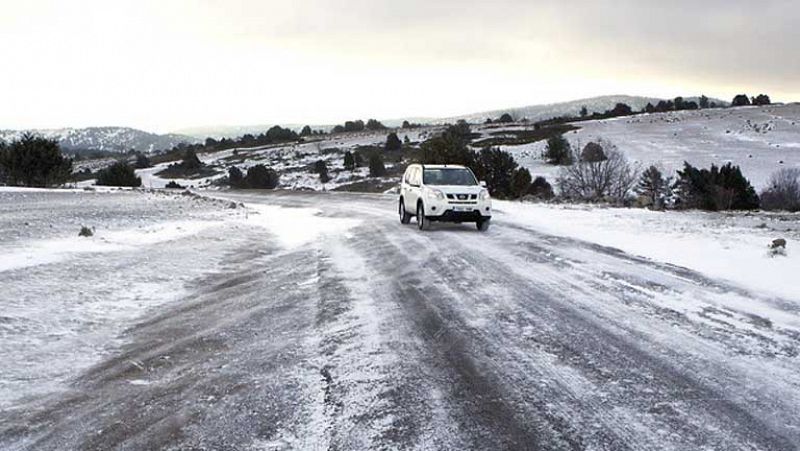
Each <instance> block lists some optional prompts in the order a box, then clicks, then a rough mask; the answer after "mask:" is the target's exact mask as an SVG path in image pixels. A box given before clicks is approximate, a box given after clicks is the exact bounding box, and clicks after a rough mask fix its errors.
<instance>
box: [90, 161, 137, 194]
mask: <svg viewBox="0 0 800 451" xmlns="http://www.w3.org/2000/svg"><path fill="white" fill-rule="evenodd" d="M96 184H97V185H101V186H131V187H134V188H135V187H139V186H142V179H141V178H140V177H139V176H137V175H136V172H135V171H134V170H133V168H132V167H131V166H130V165H128V163H127V162H125V161H118V162H116V163H114V164H112V165H111V166H109V167H107V168H105V169H103V170H101V171H99V172H98V173H97V182H96Z"/></svg>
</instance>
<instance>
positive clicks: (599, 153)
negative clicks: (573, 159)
mask: <svg viewBox="0 0 800 451" xmlns="http://www.w3.org/2000/svg"><path fill="white" fill-rule="evenodd" d="M605 159H606V154H605V151H604V150H603V145H602V144H600V143H596V142H590V143H589V144H587V145H586V147H584V148H583V151H581V161H588V162H598V161H603V160H605Z"/></svg>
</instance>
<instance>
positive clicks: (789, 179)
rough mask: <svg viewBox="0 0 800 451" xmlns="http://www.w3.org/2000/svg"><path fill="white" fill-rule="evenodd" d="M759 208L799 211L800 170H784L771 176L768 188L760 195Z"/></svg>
mask: <svg viewBox="0 0 800 451" xmlns="http://www.w3.org/2000/svg"><path fill="white" fill-rule="evenodd" d="M761 208H763V209H764V210H787V211H800V168H784V169H781V170H780V171H778V172H776V173H774V174H772V177H771V178H770V181H769V188H767V189H766V190H764V191H763V192H762V193H761Z"/></svg>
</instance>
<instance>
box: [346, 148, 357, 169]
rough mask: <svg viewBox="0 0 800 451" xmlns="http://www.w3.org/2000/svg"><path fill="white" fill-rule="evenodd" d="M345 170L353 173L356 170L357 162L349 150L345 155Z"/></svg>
mask: <svg viewBox="0 0 800 451" xmlns="http://www.w3.org/2000/svg"><path fill="white" fill-rule="evenodd" d="M344 168H345V169H347V170H348V171H352V170H354V169H355V168H356V160H355V159H354V158H353V154H352V153H351V152H350V151H349V150H348V151H347V152H345V153H344Z"/></svg>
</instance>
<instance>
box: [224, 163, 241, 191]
mask: <svg viewBox="0 0 800 451" xmlns="http://www.w3.org/2000/svg"><path fill="white" fill-rule="evenodd" d="M243 182H244V174H242V170H241V169H239V168H237V167H236V166H231V167H230V168H229V169H228V183H229V184H230V185H231V186H232V187H234V188H241V187H242V184H243Z"/></svg>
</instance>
